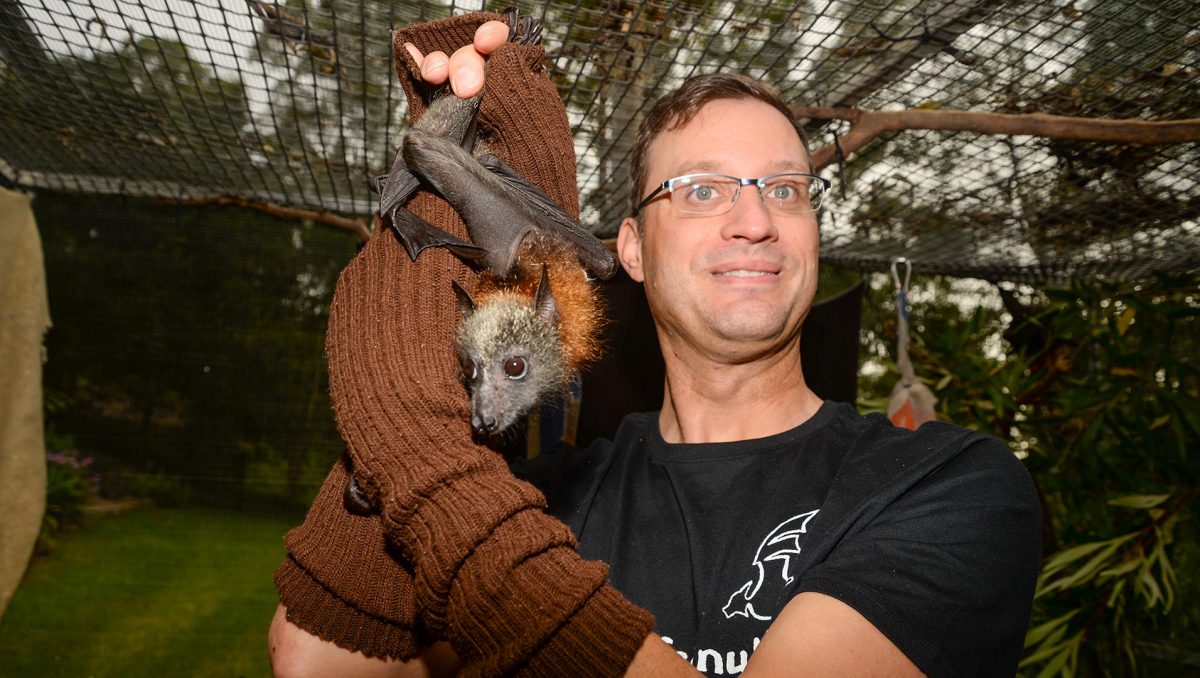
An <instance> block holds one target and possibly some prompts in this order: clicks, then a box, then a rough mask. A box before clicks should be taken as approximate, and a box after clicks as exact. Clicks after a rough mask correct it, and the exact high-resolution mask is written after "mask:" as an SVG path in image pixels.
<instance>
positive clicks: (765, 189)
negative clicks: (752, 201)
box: [668, 174, 825, 215]
mask: <svg viewBox="0 0 1200 678" xmlns="http://www.w3.org/2000/svg"><path fill="white" fill-rule="evenodd" d="M751 185H753V186H755V187H757V188H758V189H759V193H760V194H761V195H762V199H763V202H765V203H766V205H767V207H768V208H769V209H771V210H772V211H775V212H778V213H782V214H799V213H803V212H811V211H813V210H815V209H817V208H818V207H820V205H821V197H822V195H823V194H824V193H825V190H824V189H825V186H824V184H823V182H821V180H819V179H816V178H813V177H810V176H808V175H805V174H777V175H775V176H771V177H765V178H764V179H763V180H761V181H760V183H759V184H751ZM668 189H669V190H670V191H671V204H672V205H673V206H674V207H675V209H676V210H678V211H679V212H680V213H682V214H703V215H713V214H722V213H724V212H728V211H729V210H731V209H733V204H734V202H735V201H736V200H737V199H738V197H739V193H740V191H741V190H742V189H743V186H742V184H741V182H739V181H738V180H737V179H735V178H733V177H727V176H724V175H719V174H692V175H688V176H683V177H678V178H676V179H673V180H671V182H670V185H669V186H668Z"/></svg>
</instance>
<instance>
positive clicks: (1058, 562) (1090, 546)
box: [1042, 541, 1109, 576]
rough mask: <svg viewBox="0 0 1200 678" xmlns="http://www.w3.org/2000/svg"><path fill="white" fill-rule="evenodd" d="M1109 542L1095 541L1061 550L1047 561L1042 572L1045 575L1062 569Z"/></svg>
mask: <svg viewBox="0 0 1200 678" xmlns="http://www.w3.org/2000/svg"><path fill="white" fill-rule="evenodd" d="M1108 544H1109V542H1107V541H1093V542H1088V543H1086V544H1079V545H1078V546H1072V547H1071V548H1069V549H1067V550H1065V551H1059V552H1058V553H1056V554H1055V555H1054V557H1053V558H1051V559H1050V560H1049V561H1048V562H1047V563H1046V566H1045V567H1044V568H1043V569H1042V574H1043V576H1045V575H1046V574H1049V573H1051V572H1056V571H1058V570H1061V569H1062V568H1063V567H1065V566H1067V565H1069V564H1070V563H1071V562H1073V561H1076V560H1079V559H1080V558H1083V557H1084V556H1086V555H1088V554H1090V553H1093V552H1095V551H1099V550H1100V549H1102V548H1104V547H1105V546H1107V545H1108Z"/></svg>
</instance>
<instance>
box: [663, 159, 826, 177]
mask: <svg viewBox="0 0 1200 678" xmlns="http://www.w3.org/2000/svg"><path fill="white" fill-rule="evenodd" d="M808 171H809V169H808V161H807V160H806V159H803V158H800V159H794V158H782V159H779V160H774V161H772V162H769V163H767V164H766V170H765V171H764V172H763V174H762V176H767V175H770V174H782V173H784V172H802V173H807V172H808ZM701 172H711V173H713V174H729V171H728V170H727V169H725V166H723V165H722V164H721V163H720V162H718V161H716V160H697V161H695V162H689V163H687V164H685V165H683V166H681V167H680V168H679V169H678V170H676V172H675V176H685V175H688V174H697V173H701ZM751 178H753V177H751Z"/></svg>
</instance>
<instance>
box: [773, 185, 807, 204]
mask: <svg viewBox="0 0 1200 678" xmlns="http://www.w3.org/2000/svg"><path fill="white" fill-rule="evenodd" d="M801 190H802V188H801V186H800V185H799V184H798V183H796V182H794V181H784V182H780V183H777V184H771V185H770V186H769V187H768V192H767V195H768V196H770V197H771V198H773V199H775V200H778V201H779V202H794V201H796V200H797V199H799V198H800V195H801Z"/></svg>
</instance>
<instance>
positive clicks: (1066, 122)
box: [793, 106, 1200, 169]
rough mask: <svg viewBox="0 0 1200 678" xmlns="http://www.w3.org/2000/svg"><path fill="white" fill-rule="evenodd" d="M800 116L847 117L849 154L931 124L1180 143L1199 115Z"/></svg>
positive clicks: (828, 157)
mask: <svg viewBox="0 0 1200 678" xmlns="http://www.w3.org/2000/svg"><path fill="white" fill-rule="evenodd" d="M793 110H794V111H795V114H796V115H797V116H798V117H801V118H810V119H818V120H848V121H850V132H849V133H848V134H846V136H844V137H842V138H841V139H839V143H840V144H841V147H842V153H844V154H845V155H850V154H851V153H854V152H855V151H857V150H859V149H860V148H862V147H863V146H865V145H867V144H868V143H869V142H871V141H872V140H874V139H875V138H876V137H878V136H879V135H880V134H883V133H884V132H893V131H899V130H913V129H930V130H948V131H961V132H976V133H978V134H1002V135H1007V136H1037V137H1051V138H1055V139H1075V140H1077V141H1108V142H1114V143H1123V144H1146V145H1153V144H1182V143H1189V142H1194V141H1200V119H1195V118H1192V119H1187V120H1163V121H1151V120H1102V119H1096V118H1077V117H1071V116H1065V115H1046V114H1044V113H1028V114H1021V115H1015V114H1007V113H989V112H986V111H941V110H926V109H909V110H905V111H866V110H862V109H859V108H826V107H819V106H795V107H793ZM836 153H837V151H836V149H835V148H834V145H833V144H827V145H825V146H822V147H821V148H818V149H816V150H814V151H813V166H814V167H815V168H816V169H821V168H824V167H827V166H829V165H831V164H832V163H834V162H835V161H836V159H837V157H836Z"/></svg>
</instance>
